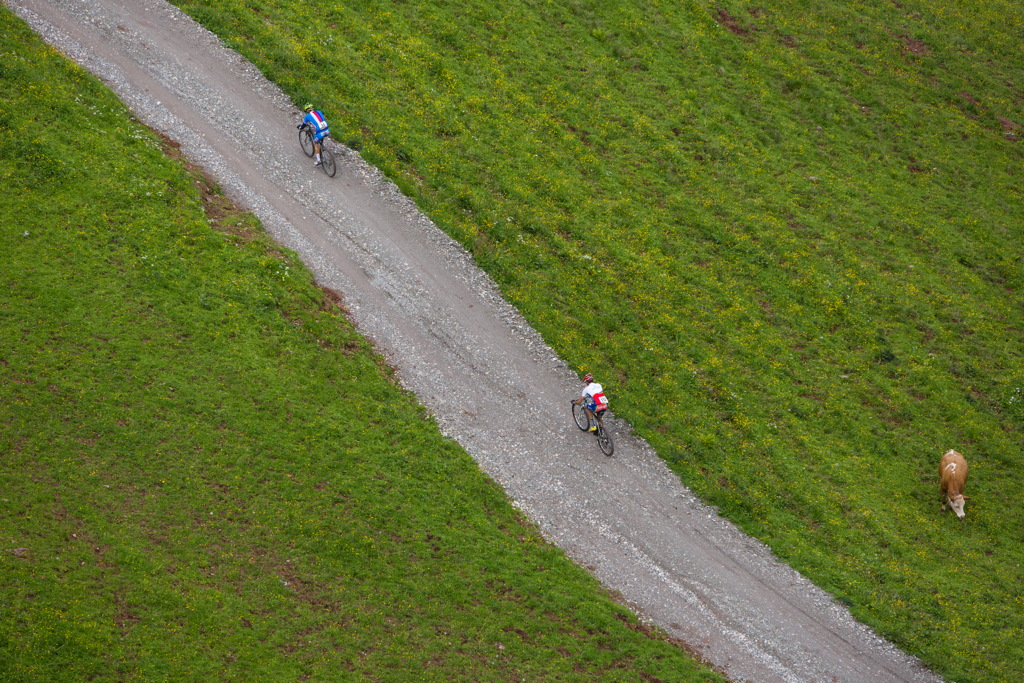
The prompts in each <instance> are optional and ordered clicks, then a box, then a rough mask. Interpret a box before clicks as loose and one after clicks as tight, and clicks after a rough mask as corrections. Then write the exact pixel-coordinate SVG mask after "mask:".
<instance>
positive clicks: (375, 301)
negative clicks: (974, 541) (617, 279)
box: [6, 0, 939, 683]
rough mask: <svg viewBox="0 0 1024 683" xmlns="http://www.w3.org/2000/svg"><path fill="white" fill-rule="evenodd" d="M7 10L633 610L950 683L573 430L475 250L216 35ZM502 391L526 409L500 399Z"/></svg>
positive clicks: (717, 521) (125, 17)
mask: <svg viewBox="0 0 1024 683" xmlns="http://www.w3.org/2000/svg"><path fill="white" fill-rule="evenodd" d="M6 2H7V5H8V6H9V7H11V8H12V9H14V10H15V11H16V12H17V13H18V14H19V15H20V16H21V17H22V18H23V19H25V20H26V21H28V22H29V23H30V24H31V25H32V26H33V28H35V29H36V30H37V31H38V32H39V33H40V34H42V36H43V37H44V38H45V39H46V40H47V41H49V42H50V43H52V44H53V45H55V46H56V47H57V48H58V49H60V50H61V51H62V52H64V53H65V54H67V55H68V56H69V57H71V58H72V59H74V60H75V61H77V62H79V63H80V64H82V65H83V66H85V67H86V68H87V69H89V70H90V71H92V72H93V73H95V74H96V75H97V76H99V77H100V78H101V79H103V80H104V81H105V82H106V83H107V84H108V85H110V86H111V87H112V88H113V89H114V91H115V92H117V94H118V95H119V96H120V97H121V98H122V99H123V100H124V101H125V102H127V103H128V105H129V106H130V107H131V108H132V109H133V110H134V111H135V113H136V115H137V116H138V117H139V118H140V119H142V120H143V121H145V122H146V123H148V124H149V125H151V126H153V127H154V128H156V129H158V130H160V131H162V132H164V133H165V134H167V135H168V136H169V137H171V138H172V139H174V140H176V141H177V142H178V143H180V145H181V149H182V151H183V152H185V154H186V155H187V156H188V157H189V158H191V159H192V160H193V161H195V162H197V163H199V164H201V165H202V166H204V167H205V168H206V169H207V170H208V172H210V173H211V175H213V176H214V177H216V178H217V180H218V181H219V182H220V183H221V184H222V185H223V186H224V188H225V189H226V190H227V191H228V193H229V194H230V195H231V196H232V197H233V198H234V199H235V200H236V201H238V202H239V203H240V204H242V205H243V206H245V207H247V208H249V209H251V210H252V211H253V212H255V213H256V214H257V215H259V217H260V218H261V220H262V221H263V223H264V226H265V227H266V228H267V230H268V231H269V232H270V233H271V234H272V235H273V236H274V238H275V239H277V240H278V241H279V242H280V243H282V244H284V245H285V246H287V247H289V248H291V249H293V250H295V251H297V252H298V253H299V254H300V255H301V256H302V258H303V259H304V261H305V262H306V263H307V265H308V266H309V267H310V268H311V269H312V271H313V272H314V273H315V275H316V277H317V279H318V281H319V282H320V284H322V285H324V286H327V287H331V288H333V289H337V290H339V291H341V292H342V293H343V294H344V296H345V300H346V304H347V306H348V308H349V309H350V311H351V312H352V314H353V316H354V318H355V321H356V323H357V325H358V326H359V328H360V330H361V331H362V332H363V333H364V334H365V335H366V336H367V337H369V338H370V339H372V340H373V341H374V342H375V343H376V345H377V346H378V348H380V349H381V350H382V351H383V352H384V353H386V354H387V355H388V356H389V359H390V361H391V362H392V364H393V365H394V366H395V367H397V368H398V370H399V376H400V379H401V381H402V383H403V384H404V385H405V386H406V387H408V388H409V389H411V390H412V391H414V392H415V393H416V395H417V396H418V397H419V400H420V401H421V402H422V403H423V404H424V405H425V406H427V407H428V408H429V409H430V410H431V411H432V412H433V413H434V415H435V416H436V417H437V420H438V422H439V423H440V425H441V427H442V430H443V431H444V432H445V433H446V434H447V435H448V436H450V437H452V438H454V439H456V440H458V441H459V443H461V444H462V445H463V446H464V447H465V448H466V450H467V451H469V453H470V454H471V455H472V456H473V457H474V458H476V460H477V461H478V462H479V463H480V465H481V467H482V468H483V469H484V470H485V471H486V472H487V473H488V474H489V475H490V476H491V477H493V478H494V479H495V480H496V481H497V482H499V483H500V484H501V485H502V486H503V487H504V488H505V490H506V491H507V492H508V495H509V496H510V497H511V498H512V499H514V500H515V502H516V504H517V505H518V506H519V507H520V508H521V509H522V510H523V511H524V512H525V513H526V514H527V515H528V516H529V517H530V518H531V519H533V520H534V521H535V522H536V523H537V525H538V526H539V527H540V529H541V530H542V532H543V533H544V534H545V536H546V537H547V538H548V539H550V540H551V541H552V542H554V543H556V544H558V545H559V546H561V547H562V548H564V549H565V550H566V552H567V553H568V554H569V555H570V556H571V557H573V558H574V559H575V560H576V561H577V562H579V563H580V564H582V565H584V566H586V567H587V568H588V569H590V570H591V571H592V572H593V573H594V574H595V575H596V576H597V577H598V578H599V579H600V580H601V581H602V582H603V583H604V584H605V585H607V586H608V587H609V588H611V589H613V590H616V591H618V592H619V593H621V594H622V595H623V596H624V598H625V599H626V600H627V601H628V602H629V604H630V605H631V606H633V607H634V609H635V610H636V611H637V612H638V613H639V614H640V615H641V616H643V617H644V618H647V619H649V620H651V621H653V622H654V623H656V624H658V625H659V626H661V627H662V628H664V629H665V630H666V631H667V632H669V633H670V634H672V635H674V636H676V637H678V638H680V639H682V640H683V641H684V642H686V643H687V644H688V646H689V647H690V648H691V649H693V650H694V651H697V652H699V653H700V654H701V655H702V656H703V657H705V658H706V659H707V660H708V661H709V662H711V663H712V664H713V665H714V666H715V667H716V668H717V669H719V670H721V671H723V672H725V673H726V674H727V675H728V676H729V677H730V678H732V679H734V680H750V681H758V682H762V681H794V682H804V681H870V682H872V683H876V682H880V681H933V680H939V679H938V678H937V677H936V676H934V675H933V674H932V673H930V672H929V671H928V670H926V669H925V668H924V667H923V666H922V665H921V664H920V663H919V662H918V661H917V660H915V659H914V658H912V657H909V656H907V655H906V654H904V653H902V652H900V651H899V650H897V649H896V648H894V647H893V646H891V645H890V644H889V643H887V642H886V641H884V640H882V639H880V638H878V637H877V636H876V635H874V634H873V633H872V632H871V631H870V630H869V629H867V628H865V627H864V626H862V625H860V624H858V623H856V622H855V621H854V620H853V619H852V618H851V617H850V615H849V613H848V612H847V611H846V610H845V608H843V607H841V606H839V605H838V604H836V603H835V602H834V601H832V600H831V599H830V598H829V597H828V596H827V595H825V594H824V593H823V592H822V591H820V590H819V589H817V588H816V587H815V586H813V585H811V584H810V583H809V582H808V581H807V580H805V579H804V578H803V577H801V576H800V575H799V574H797V573H796V572H794V571H793V570H791V569H789V568H788V567H786V566H784V565H782V564H780V563H779V562H777V561H776V560H775V559H774V558H773V557H772V555H771V553H770V552H768V550H767V549H766V548H765V547H764V546H763V545H761V544H760V543H759V542H757V541H755V540H753V539H750V538H749V537H746V536H744V535H743V534H741V533H740V532H739V531H737V530H736V529H735V528H734V527H733V526H732V525H731V524H729V523H727V522H725V521H724V520H722V519H721V518H720V517H718V516H717V515H716V514H715V513H714V511H713V510H711V509H709V508H708V507H706V506H704V505H703V504H701V503H700V502H699V501H697V500H696V499H695V498H694V497H693V495H692V494H691V493H690V492H689V491H688V490H687V489H686V488H684V487H683V486H682V485H681V484H680V483H679V481H678V479H677V478H676V477H675V476H674V475H672V474H671V473H670V472H669V471H668V469H667V468H666V467H665V465H664V464H663V463H662V462H661V461H660V460H659V459H658V458H657V456H656V455H655V454H654V453H653V452H652V451H651V449H650V448H649V447H647V446H646V444H644V443H643V442H642V441H640V440H638V439H636V438H634V437H631V436H629V434H628V427H627V426H626V425H624V424H622V423H619V422H613V423H612V431H613V434H614V435H615V437H616V444H617V451H616V454H615V457H613V458H606V457H605V456H603V455H602V454H601V453H600V451H599V450H598V449H597V445H596V443H595V442H594V440H593V439H592V438H591V437H589V436H587V435H584V434H582V433H581V432H579V431H578V430H576V428H575V427H574V426H572V424H571V422H570V414H569V409H568V401H569V399H570V398H572V397H573V396H575V394H576V392H577V391H578V389H579V387H580V384H579V381H578V380H577V379H576V376H575V375H574V374H573V373H572V372H570V371H569V369H568V368H567V367H566V365H565V364H564V363H563V362H561V361H560V360H558V359H557V358H556V357H555V355H554V353H553V352H552V351H551V350H550V349H549V348H548V347H547V346H546V345H544V344H543V342H541V341H540V339H539V338H538V337H537V335H536V334H535V333H534V332H533V331H532V330H531V329H530V328H529V326H528V325H527V324H526V323H525V322H524V321H523V320H522V319H521V317H520V316H519V315H518V313H516V311H515V310H513V309H512V308H511V307H510V306H509V305H508V304H507V303H505V302H504V300H503V299H501V297H500V295H499V294H498V292H497V290H496V289H495V287H494V286H493V284H492V283H491V281H490V280H489V279H488V278H487V276H486V275H484V274H483V273H482V272H480V271H479V270H478V269H477V268H476V267H475V266H474V265H473V263H472V261H471V259H470V258H469V257H468V256H467V255H466V253H465V252H464V251H463V250H462V249H461V248H460V247H459V246H458V245H456V244H455V243H453V242H452V241H451V240H450V239H449V238H448V237H447V236H445V235H444V234H443V233H442V232H441V231H440V230H438V229H437V228H436V227H435V226H434V225H433V224H432V223H430V221H429V220H427V219H426V218H425V217H423V216H422V215H420V214H419V213H418V212H417V211H416V209H415V206H413V205H412V203H411V202H409V201H408V200H407V199H405V198H404V197H402V196H401V195H400V194H399V193H398V192H397V190H396V189H395V188H394V187H393V186H392V185H391V184H390V183H388V182H387V181H385V180H384V179H382V178H381V177H380V174H379V173H378V172H377V171H376V170H374V169H372V168H370V167H368V166H367V165H366V164H365V163H363V161H362V160H361V159H360V158H359V157H358V155H356V154H354V153H351V152H346V151H344V150H341V154H340V158H339V170H338V176H337V177H336V178H334V179H333V180H330V179H328V178H326V176H324V175H323V174H322V173H320V171H318V170H315V169H314V168H312V162H311V161H310V160H308V159H307V158H306V157H305V156H304V155H303V154H302V152H301V151H300V150H299V147H298V144H297V138H296V134H295V123H296V121H297V119H298V112H297V111H296V110H295V109H294V107H292V106H291V104H290V103H289V102H288V101H287V100H286V98H285V97H284V96H283V95H282V94H281V93H280V91H279V90H278V89H277V88H276V87H275V86H273V85H271V84H270V83H268V82H267V81H265V80H264V79H263V78H262V76H260V74H259V73H258V71H257V70H256V69H255V68H253V67H252V66H251V65H249V64H248V63H246V62H244V61H243V60H242V59H241V58H240V57H238V56H237V55H236V54H234V53H233V52H231V51H229V50H227V49H226V48H225V47H224V46H223V45H221V44H220V43H219V41H218V40H217V39H216V38H215V37H213V36H212V35H211V34H209V33H208V32H207V31H205V30H204V29H202V28H200V27H198V26H196V25H195V24H194V23H193V22H192V21H191V20H189V19H188V18H187V17H185V16H184V15H183V14H181V13H180V12H178V11H177V10H176V9H174V8H173V7H171V6H169V5H167V4H166V3H164V2H162V1H158V0H6ZM226 119H234V123H233V124H232V129H231V136H232V137H233V140H229V139H227V138H226V137H225V135H224V134H223V133H222V132H221V123H222V122H223V121H225V120H226ZM598 379H600V378H598ZM527 387H528V388H529V391H528V393H524V392H523V391H522V389H523V388H527ZM496 394H504V395H507V396H513V397H517V400H518V404H517V405H518V410H517V411H516V412H515V413H514V414H513V413H509V412H506V411H496V410H493V409H492V405H493V404H494V402H495V401H494V398H493V397H494V396H495V395H496ZM612 395H614V387H612Z"/></svg>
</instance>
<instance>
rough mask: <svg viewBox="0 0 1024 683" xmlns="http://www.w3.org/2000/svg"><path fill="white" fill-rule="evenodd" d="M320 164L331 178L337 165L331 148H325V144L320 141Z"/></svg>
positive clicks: (336, 170) (335, 171)
mask: <svg viewBox="0 0 1024 683" xmlns="http://www.w3.org/2000/svg"><path fill="white" fill-rule="evenodd" d="M320 161H321V162H322V163H321V164H320V166H321V167H322V168H323V169H324V173H326V174H327V177H328V178H333V177H334V174H335V173H337V172H338V166H337V164H335V163H334V155H333V154H332V153H331V150H329V149H327V145H325V144H324V143H322V142H321V143H320Z"/></svg>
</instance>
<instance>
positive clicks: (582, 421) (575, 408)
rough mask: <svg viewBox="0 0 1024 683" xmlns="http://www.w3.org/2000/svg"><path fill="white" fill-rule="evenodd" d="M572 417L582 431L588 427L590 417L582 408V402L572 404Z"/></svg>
mask: <svg viewBox="0 0 1024 683" xmlns="http://www.w3.org/2000/svg"><path fill="white" fill-rule="evenodd" d="M572 419H573V420H575V421H576V426H577V427H579V428H580V429H581V430H582V431H584V432H585V431H587V430H588V429H590V417H589V416H588V415H587V411H586V410H584V409H583V404H582V403H581V404H579V405H576V404H575V403H573V404H572Z"/></svg>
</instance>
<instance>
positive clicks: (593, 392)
mask: <svg viewBox="0 0 1024 683" xmlns="http://www.w3.org/2000/svg"><path fill="white" fill-rule="evenodd" d="M581 395H582V396H583V398H585V399H587V407H588V408H590V409H591V410H594V411H597V412H600V411H602V410H607V408H608V397H607V396H605V395H604V387H602V386H601V385H600V384H598V383H597V382H591V383H590V384H588V385H587V386H585V387H583V393H582V394H581Z"/></svg>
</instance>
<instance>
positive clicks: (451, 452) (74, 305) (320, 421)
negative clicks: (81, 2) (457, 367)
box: [0, 8, 718, 681]
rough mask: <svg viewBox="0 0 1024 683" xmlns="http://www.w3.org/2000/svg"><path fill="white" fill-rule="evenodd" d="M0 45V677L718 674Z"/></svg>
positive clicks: (256, 237)
mask: <svg viewBox="0 0 1024 683" xmlns="http://www.w3.org/2000/svg"><path fill="white" fill-rule="evenodd" d="M0 36H2V38H0V55H2V58H0V253H2V259H0V285H2V287H3V296H2V297H0V396H2V397H3V400H2V401H0V458H2V467H0V576H2V577H3V580H2V581H0V680H4V681H77V680H111V681H112V680H130V679H131V680H135V679H137V680H147V681H151V680H194V681H211V680H232V679H234V680H264V681H267V680H306V679H311V680H321V681H323V680H381V681H385V680H394V681H405V680H412V679H414V678H415V679H417V680H443V681H450V680H466V681H480V680H531V681H532V680H565V681H568V680H574V681H592V680H599V679H600V680H623V681H625V680H654V679H660V680H666V681H668V680H678V681H697V680H718V677H717V676H715V675H714V674H712V673H710V672H708V671H707V670H706V669H704V668H702V667H700V666H698V665H696V664H695V663H694V662H693V661H692V660H691V659H690V658H689V657H688V656H687V655H686V654H685V653H684V652H683V651H682V650H681V649H680V648H679V647H678V645H677V644H675V643H672V642H668V641H667V639H666V638H664V637H663V636H662V635H659V634H658V633H656V632H653V631H651V630H650V629H648V628H646V627H644V626H642V625H641V624H639V623H638V622H637V621H636V619H635V618H633V617H632V616H631V615H630V613H629V612H628V611H627V610H626V609H624V608H623V607H621V606H619V605H617V604H615V603H614V602H613V600H612V599H611V597H610V596H608V595H606V594H605V593H604V592H603V591H602V590H601V588H600V587H599V586H598V585H597V583H596V582H595V581H594V580H593V579H592V578H591V577H589V576H588V575H587V574H586V573H585V572H583V571H582V570H581V569H579V568H577V567H576V566H575V565H573V564H572V563H571V562H569V561H568V560H567V559H566V558H565V557H564V556H563V555H562V554H561V552H560V551H558V550H557V549H555V548H553V547H551V546H550V545H548V544H547V543H545V542H544V541H543V540H542V539H540V538H539V536H538V535H537V532H536V530H535V529H534V528H533V527H532V526H531V525H529V524H527V523H525V522H524V521H523V520H522V519H521V518H520V517H519V516H518V513H516V511H515V510H513V509H512V508H511V506H510V505H509V504H508V502H507V500H506V499H505V497H504V495H503V493H502V492H501V490H500V489H499V488H498V487H496V486H495V485H494V484H493V483H491V482H490V481H489V480H488V479H487V478H486V477H485V476H484V475H483V474H482V473H481V472H480V471H479V470H478V469H477V467H476V465H475V464H474V462H473V461H472V459H470V458H469V457H468V456H467V455H466V454H465V453H464V452H463V451H462V450H461V449H460V448H459V447H458V446H457V445H455V444H453V443H452V442H450V441H447V440H445V439H444V438H443V437H442V436H441V435H440V434H439V432H438V430H437V428H436V426H435V425H434V424H433V423H432V422H431V421H429V420H428V419H427V418H426V417H425V416H424V414H423V411H422V409H421V408H419V407H418V406H417V405H416V404H415V403H414V401H413V400H412V399H411V398H410V397H409V396H407V395H406V394H405V393H403V392H402V391H401V390H400V389H399V388H398V387H396V386H395V385H394V383H393V382H392V381H391V379H390V375H389V372H388V370H387V368H385V367H382V365H381V364H380V362H379V360H378V359H377V357H376V356H375V355H374V353H373V352H372V350H371V349H370V348H368V346H367V344H366V343H365V342H364V341H363V340H362V339H360V338H359V337H358V336H357V335H356V333H355V332H354V330H353V329H352V327H351V326H350V325H349V324H348V322H347V321H346V319H345V318H344V316H343V315H342V313H341V311H340V310H339V308H338V306H337V305H335V304H334V303H333V299H332V298H330V297H327V298H325V296H324V294H323V292H321V291H320V290H318V289H317V288H316V287H315V286H314V284H313V283H312V281H311V278H310V275H309V273H308V272H307V271H306V270H305V269H304V267H303V266H302V265H301V263H299V262H298V261H297V259H296V257H295V256H294V254H291V253H284V252H282V251H281V250H280V249H279V248H278V247H276V246H275V245H274V244H272V243H271V242H270V241H269V240H268V239H267V238H266V237H265V236H264V235H263V233H262V231H261V230H260V228H259V226H258V225H257V224H256V223H255V221H254V219H253V218H252V217H251V216H248V215H245V214H241V213H239V212H238V211H237V210H235V209H233V208H232V207H231V206H230V205H229V204H228V203H227V202H226V201H225V200H224V199H223V197H221V196H220V195H218V194H217V192H216V190H215V188H211V187H209V185H208V182H207V181H206V180H205V179H204V178H203V177H202V176H200V175H198V174H196V173H194V172H191V171H189V170H187V169H186V168H185V167H184V166H183V165H182V164H181V163H180V162H175V161H171V160H169V159H167V158H166V157H165V156H164V150H163V149H162V146H161V143H160V141H159V140H158V139H157V138H156V136H154V135H153V134H152V133H151V132H150V131H148V130H146V129H145V128H143V127H142V126H140V125H139V124H138V123H136V122H135V121H133V120H132V119H131V118H130V116H129V115H128V114H127V113H126V111H125V110H124V108H123V107H122V105H121V104H120V102H118V101H117V99H116V98H115V97H114V96H113V95H112V94H111V93H110V92H109V91H107V90H106V89H105V88H103V87H102V86H101V85H99V84H98V83H97V82H96V81H95V80H94V79H92V78H91V77H89V76H87V75H85V74H84V73H83V72H82V71H81V70H79V69H78V68H76V67H74V66H71V65H70V64H69V63H67V62H66V61H65V60H64V59H63V58H61V57H59V56H58V55H57V54H55V53H54V52H53V51H52V50H50V49H48V48H45V47H43V46H42V44H41V43H40V42H39V41H38V40H37V39H36V38H35V37H34V36H33V35H32V34H31V33H30V32H29V30H28V29H27V28H26V27H25V26H24V25H23V24H21V23H20V22H18V21H16V20H15V19H14V18H13V17H12V16H11V15H10V13H9V12H8V11H7V10H6V9H2V8H0ZM204 209H205V213H204ZM211 226H212V227H211ZM213 228H216V229H213Z"/></svg>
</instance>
